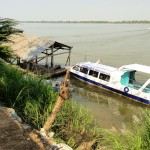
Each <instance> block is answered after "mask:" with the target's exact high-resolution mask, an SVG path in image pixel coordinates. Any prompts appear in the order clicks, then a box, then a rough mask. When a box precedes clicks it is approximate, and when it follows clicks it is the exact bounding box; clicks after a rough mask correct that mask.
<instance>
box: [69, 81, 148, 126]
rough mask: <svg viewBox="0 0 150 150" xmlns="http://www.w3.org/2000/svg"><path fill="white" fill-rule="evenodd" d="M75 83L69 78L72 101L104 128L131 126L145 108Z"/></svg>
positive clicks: (111, 94) (136, 103)
mask: <svg viewBox="0 0 150 150" xmlns="http://www.w3.org/2000/svg"><path fill="white" fill-rule="evenodd" d="M76 81H77V80H76V79H74V78H71V84H72V86H73V87H74V92H73V99H75V100H77V101H78V102H79V103H81V104H82V105H84V106H86V108H88V109H89V110H90V111H91V113H92V114H93V116H94V118H95V119H96V120H97V121H98V122H99V123H100V125H101V126H102V127H104V128H112V127H116V128H121V127H122V124H126V125H131V124H132V123H133V116H134V115H135V116H138V115H140V112H141V109H142V108H143V109H144V108H146V106H145V105H144V104H140V103H138V102H135V101H132V100H130V99H128V98H125V97H122V96H119V95H116V94H114V93H111V92H109V91H104V90H101V89H99V88H96V87H93V86H89V85H88V84H86V83H83V82H80V81H79V82H76ZM140 108H141V109H140Z"/></svg>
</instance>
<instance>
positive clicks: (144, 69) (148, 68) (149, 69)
mask: <svg viewBox="0 0 150 150" xmlns="http://www.w3.org/2000/svg"><path fill="white" fill-rule="evenodd" d="M119 70H120V71H128V70H132V71H139V72H143V73H147V74H150V66H145V65H140V64H130V65H125V66H122V67H120V68H119Z"/></svg>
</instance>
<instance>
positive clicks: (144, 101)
mask: <svg viewBox="0 0 150 150" xmlns="http://www.w3.org/2000/svg"><path fill="white" fill-rule="evenodd" d="M71 73H72V74H73V75H74V76H75V77H76V78H79V79H81V80H83V81H86V82H89V83H92V84H94V85H97V86H99V87H102V88H104V89H107V90H110V91H113V92H115V93H118V94H121V95H123V96H126V97H129V98H132V99H134V100H137V101H140V102H143V103H146V104H150V102H149V101H148V100H146V99H144V98H141V97H138V96H135V95H131V94H129V93H125V92H122V91H119V90H117V89H114V88H111V87H109V86H106V85H103V84H101V83H97V82H95V81H92V80H90V79H87V78H85V77H82V76H80V75H77V74H74V73H73V72H71Z"/></svg>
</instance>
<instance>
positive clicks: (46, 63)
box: [45, 49, 48, 68]
mask: <svg viewBox="0 0 150 150" xmlns="http://www.w3.org/2000/svg"><path fill="white" fill-rule="evenodd" d="M45 55H46V57H45V67H46V68H47V67H48V53H47V49H46V54H45Z"/></svg>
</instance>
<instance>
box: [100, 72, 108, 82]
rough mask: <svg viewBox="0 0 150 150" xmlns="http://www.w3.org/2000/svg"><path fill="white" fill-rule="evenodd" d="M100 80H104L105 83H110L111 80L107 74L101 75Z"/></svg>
mask: <svg viewBox="0 0 150 150" xmlns="http://www.w3.org/2000/svg"><path fill="white" fill-rule="evenodd" d="M99 78H100V79H101V80H104V81H107V82H109V80H110V76H109V75H107V74H104V73H100V76H99Z"/></svg>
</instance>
